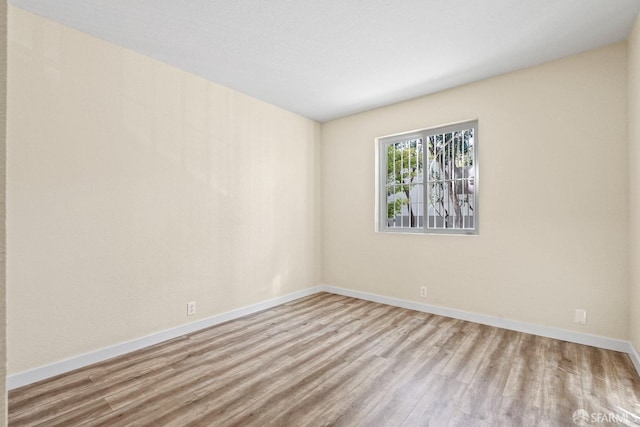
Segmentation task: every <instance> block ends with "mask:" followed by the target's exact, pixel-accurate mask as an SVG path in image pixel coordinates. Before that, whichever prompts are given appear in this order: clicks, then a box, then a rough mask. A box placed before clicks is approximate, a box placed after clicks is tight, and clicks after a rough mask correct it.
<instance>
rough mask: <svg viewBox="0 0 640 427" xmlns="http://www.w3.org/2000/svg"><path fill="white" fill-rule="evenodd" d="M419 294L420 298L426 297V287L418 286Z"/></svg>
mask: <svg viewBox="0 0 640 427" xmlns="http://www.w3.org/2000/svg"><path fill="white" fill-rule="evenodd" d="M420 296H421V297H422V298H426V297H427V287H426V286H420Z"/></svg>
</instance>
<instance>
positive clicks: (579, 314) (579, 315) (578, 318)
mask: <svg viewBox="0 0 640 427" xmlns="http://www.w3.org/2000/svg"><path fill="white" fill-rule="evenodd" d="M574 320H575V322H576V323H578V324H580V325H586V324H587V310H582V309H579V308H576V315H575V319H574Z"/></svg>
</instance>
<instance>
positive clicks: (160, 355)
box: [9, 293, 640, 427]
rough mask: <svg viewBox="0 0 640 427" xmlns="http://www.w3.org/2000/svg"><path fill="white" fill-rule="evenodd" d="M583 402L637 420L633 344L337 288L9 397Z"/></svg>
mask: <svg viewBox="0 0 640 427" xmlns="http://www.w3.org/2000/svg"><path fill="white" fill-rule="evenodd" d="M579 409H583V410H585V411H586V413H587V414H589V416H590V417H591V416H592V417H594V418H592V419H590V420H589V421H590V424H596V425H597V424H598V423H599V422H600V425H609V426H610V425H615V424H612V423H609V421H610V420H612V419H614V418H612V417H616V416H617V417H618V418H615V420H617V421H620V422H625V421H627V422H631V423H632V422H634V421H636V420H634V418H633V417H632V416H631V415H626V418H623V417H624V415H623V414H624V412H622V411H628V412H629V413H631V414H637V415H640V378H639V377H638V375H637V373H636V372H635V370H634V368H633V365H632V364H631V361H630V359H629V357H628V356H627V355H626V354H623V353H618V352H614V351H607V350H602V349H597V348H594V347H588V346H582V345H578V344H572V343H567V342H563V341H558V340H553V339H549V338H542V337H538V336H534V335H528V334H524V333H519V332H513V331H508V330H505V329H498V328H494V327H489V326H483V325H478V324H474V323H469V322H464V321H461V320H455V319H451V318H447V317H442V316H435V315H431V314H426V313H420V312H416V311H411V310H406V309H402V308H396V307H391V306H387V305H382V304H376V303H372V302H367V301H362V300H358V299H353V298H348V297H343V296H338V295H333V294H327V293H320V294H315V295H312V296H310V297H307V298H303V299H299V300H296V301H294V302H291V303H289V304H284V305H281V306H278V307H275V308H273V309H270V310H266V311H263V312H260V313H257V314H253V315H250V316H246V317H243V318H241V319H237V320H234V321H231V322H228V323H224V324H222V325H218V326H215V327H212V328H209V329H206V330H202V331H199V332H197V333H193V334H191V335H187V336H183V337H180V338H176V339H174V340H171V341H168V342H165V343H162V344H159V345H156V346H153V347H149V348H145V349H143V350H140V351H137V352H134V353H130V354H127V355H124V356H121V357H118V358H114V359H111V360H108V361H106V362H103V363H99V364H96V365H92V366H90V367H86V368H83V369H80V370H77V371H74V372H71V373H68V374H65V375H62V376H59V377H56V378H52V379H49V380H46V381H43V382H40V383H37V384H32V385H29V386H26V387H22V388H20V389H16V390H12V391H11V392H10V393H9V425H11V426H39V425H42V426H56V425H64V426H84V425H88V426H130V425H153V426H164V425H167V426H186V425H201V426H296V427H298V426H327V425H334V426H426V425H432V426H447V425H452V426H544V425H548V426H571V425H576V424H574V422H573V419H572V416H573V414H574V412H575V411H576V410H579ZM598 417H599V418H598ZM602 417H609V418H602ZM594 420H595V421H596V422H595V423H591V421H594ZM603 420H604V421H603ZM637 421H638V424H640V418H638V419H637Z"/></svg>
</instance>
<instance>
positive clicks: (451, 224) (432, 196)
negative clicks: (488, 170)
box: [377, 121, 478, 234]
mask: <svg viewBox="0 0 640 427" xmlns="http://www.w3.org/2000/svg"><path fill="white" fill-rule="evenodd" d="M377 150H378V152H377V158H378V168H379V169H378V186H377V188H378V191H377V197H378V203H377V206H378V214H377V221H378V227H377V229H378V231H391V232H409V233H444V234H478V161H477V156H478V122H477V121H472V122H465V123H458V124H454V125H448V126H441V127H438V128H433V129H427V130H421V131H417V132H410V133H406V134H402V135H395V136H389V137H384V138H378V139H377Z"/></svg>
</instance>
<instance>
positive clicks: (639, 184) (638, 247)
mask: <svg viewBox="0 0 640 427" xmlns="http://www.w3.org/2000/svg"><path fill="white" fill-rule="evenodd" d="M627 51H628V61H629V91H628V94H629V195H630V197H629V207H630V210H629V225H630V230H629V231H630V232H629V240H630V242H629V243H630V245H629V248H630V254H629V267H630V272H631V277H630V284H631V298H630V299H629V303H630V307H629V309H630V311H629V314H630V316H629V323H630V335H631V342H632V344H633V345H634V347H635V348H636V349H640V168H639V167H638V165H639V164H640V18H637V19H636V23H635V25H634V27H633V29H632V31H631V33H630V35H629V40H628V43H627Z"/></svg>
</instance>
